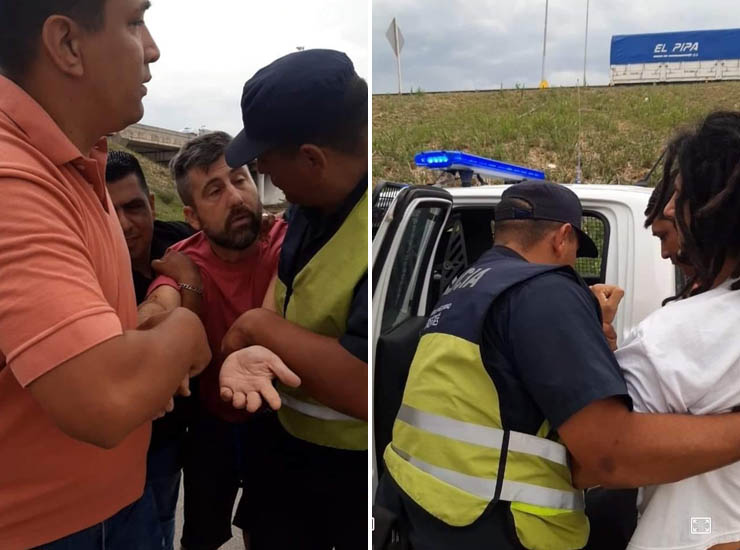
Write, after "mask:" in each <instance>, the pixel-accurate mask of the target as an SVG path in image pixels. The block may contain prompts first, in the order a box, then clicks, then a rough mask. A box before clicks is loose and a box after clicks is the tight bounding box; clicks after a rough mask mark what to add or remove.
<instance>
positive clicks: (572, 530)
mask: <svg viewBox="0 0 740 550" xmlns="http://www.w3.org/2000/svg"><path fill="white" fill-rule="evenodd" d="M556 269H569V268H561V267H556V266H545V265H538V264H531V263H527V262H525V261H523V260H521V259H518V258H511V257H508V256H504V255H502V254H500V253H498V252H496V251H495V249H494V250H491V251H489V252H487V253H486V254H484V255H483V256H482V257H481V259H480V260H479V261H478V262H477V263H476V264H475V265H474V266H473V267H471V268H470V269H468V270H467V271H465V272H464V273H463V274H461V275H460V276H459V277H457V278H456V279H455V280H454V281H453V282H452V283H451V284H450V286H449V287H448V289H447V290H446V291H445V294H444V295H443V296H442V298H441V299H440V300H439V302H438V303H437V307H436V308H435V309H434V310H433V311H432V313H431V315H430V316H429V318H428V320H427V324H426V326H425V328H424V330H423V331H422V336H421V340H420V342H419V345H418V347H417V350H416V354H415V356H414V359H413V361H412V364H411V368H410V371H409V376H408V381H407V384H406V388H405V391H404V395H403V400H402V404H401V408H400V410H399V412H398V415H397V418H396V421H395V423H394V426H393V437H392V441H391V443H390V445H389V446H388V447H387V448H386V449H385V453H384V459H385V463H386V466H387V468H388V472H389V474H390V475H391V476H392V477H393V479H394V480H395V482H396V483H397V484H398V486H399V487H400V488H401V489H402V490H403V491H404V492H405V493H406V494H407V495H408V496H409V497H410V498H411V499H413V500H414V501H415V502H416V503H417V504H418V505H419V506H421V507H422V508H423V509H424V510H426V511H427V512H428V513H429V514H431V515H432V516H434V517H435V518H437V519H439V520H441V521H443V522H445V523H447V524H448V525H451V526H457V527H461V526H467V525H470V524H472V523H473V522H475V521H476V520H478V519H479V518H480V517H481V516H482V514H483V513H484V511H485V510H486V509H487V508H488V507H489V506H491V505H492V504H495V503H497V502H498V501H506V502H509V503H510V509H511V514H512V516H513V519H514V524H515V529H516V535H517V537H518V539H519V542H520V543H521V544H522V546H524V547H525V548H528V549H530V550H575V549H579V548H582V547H583V546H585V544H586V542H587V539H588V520H587V518H586V516H585V514H584V511H583V508H584V498H583V492H582V491H579V490H576V489H575V488H574V487H573V485H572V481H571V475H570V469H569V465H568V457H567V450H566V448H565V446H563V445H562V444H561V443H560V442H558V441H557V440H553V439H550V438H548V435H549V433H548V432H550V427H549V424H548V422H547V421H546V420H545V421H544V422H543V424H542V425H541V426H540V428H539V430H538V431H537V432H536V433H522V432H518V431H513V430H510V429H507V427H506V426H505V425H504V423H503V422H502V419H501V411H500V409H499V395H498V392H497V389H496V386H495V384H494V382H493V379H492V377H491V375H490V374H489V373H488V371H487V370H486V367H485V366H484V364H483V360H482V358H481V353H480V347H479V346H480V338H481V334H482V327H483V323H484V320H485V318H486V314H487V312H488V310H489V308H490V307H491V305H492V304H493V301H494V300H495V299H496V297H497V296H499V295H500V294H501V293H502V292H504V291H505V290H507V289H508V288H510V287H512V286H514V285H516V284H519V283H521V282H524V281H526V280H528V279H530V278H533V277H536V276H538V275H540V274H542V273H545V272H549V271H553V270H556ZM492 542H493V541H492Z"/></svg>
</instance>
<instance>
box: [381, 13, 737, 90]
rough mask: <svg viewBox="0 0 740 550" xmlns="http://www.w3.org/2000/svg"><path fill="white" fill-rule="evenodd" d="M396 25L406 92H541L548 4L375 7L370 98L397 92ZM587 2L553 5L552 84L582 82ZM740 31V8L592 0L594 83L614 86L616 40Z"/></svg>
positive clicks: (548, 71)
mask: <svg viewBox="0 0 740 550" xmlns="http://www.w3.org/2000/svg"><path fill="white" fill-rule="evenodd" d="M393 17H396V18H397V20H398V26H399V28H400V29H401V32H402V33H403V36H404V38H405V42H406V43H405V45H404V48H403V51H402V54H401V71H402V84H403V90H404V91H406V92H408V91H409V90H410V89H411V88H413V89H414V90H416V89H418V88H421V89H422V90H424V91H438V90H475V89H490V88H498V87H500V86H501V84H502V83H503V85H504V87H505V88H513V87H515V86H516V84H517V83H519V84H523V85H525V86H527V87H532V86H537V85H538V84H539V82H540V77H541V73H542V38H543V30H544V19H545V0H373V13H372V41H373V57H372V66H373V78H372V89H373V92H374V93H385V92H395V91H396V90H397V77H396V62H395V57H394V56H393V52H392V50H391V47H390V45H389V44H388V41H387V39H386V37H385V33H386V30H387V29H388V26H389V24H390V22H391V20H392V19H393ZM585 22H586V0H550V2H549V15H548V24H547V58H546V68H545V71H546V79H547V80H548V82H549V83H550V85H574V84H575V83H576V79H581V80H583V50H584V35H585ZM738 27H740V1H738V0H701V1H696V0H591V2H590V10H589V33H588V66H587V73H586V81H587V83H589V84H607V83H608V82H609V47H610V41H611V37H612V35H614V34H635V33H646V32H668V31H680V30H704V29H724V28H738Z"/></svg>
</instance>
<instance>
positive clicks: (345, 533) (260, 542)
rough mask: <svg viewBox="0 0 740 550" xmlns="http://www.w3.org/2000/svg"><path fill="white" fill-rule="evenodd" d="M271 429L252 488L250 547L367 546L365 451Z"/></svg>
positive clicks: (349, 549)
mask: <svg viewBox="0 0 740 550" xmlns="http://www.w3.org/2000/svg"><path fill="white" fill-rule="evenodd" d="M276 429H278V430H280V435H279V436H278V437H276V438H275V446H274V448H273V449H271V452H269V453H267V455H266V456H269V457H270V458H269V460H268V461H267V462H266V465H265V472H264V475H263V476H261V477H260V480H259V482H258V483H259V486H258V487H255V489H256V494H257V495H258V496H256V498H257V501H258V503H257V504H256V506H254V507H253V510H255V512H254V513H255V515H254V522H253V525H252V528H251V529H250V550H332V548H334V549H336V550H357V549H358V548H367V540H368V524H369V517H370V515H369V508H368V490H367V480H368V474H367V457H368V455H367V451H344V450H339V449H330V448H326V447H321V446H318V445H313V444H311V443H307V442H305V441H302V440H300V439H296V438H294V437H292V436H291V435H289V434H288V433H287V432H285V430H283V428H282V427H281V426H278V427H277V428H276ZM253 494H255V493H253Z"/></svg>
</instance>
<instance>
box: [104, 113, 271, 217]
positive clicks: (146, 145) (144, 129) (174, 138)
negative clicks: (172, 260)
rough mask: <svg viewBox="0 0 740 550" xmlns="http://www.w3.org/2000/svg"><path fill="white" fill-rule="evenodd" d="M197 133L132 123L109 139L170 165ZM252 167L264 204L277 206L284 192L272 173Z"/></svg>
mask: <svg viewBox="0 0 740 550" xmlns="http://www.w3.org/2000/svg"><path fill="white" fill-rule="evenodd" d="M208 131H210V130H201V131H200V133H203V132H208ZM197 135H198V134H197V133H195V132H177V131H175V130H168V129H167V128H157V127H156V126H148V125H146V124H132V125H131V126H129V127H128V128H126V129H124V130H122V131H120V132H118V133H117V134H113V135H112V136H110V139H112V140H113V141H114V142H116V143H118V144H119V145H121V146H123V147H127V148H128V149H131V150H132V151H134V152H136V153H139V154H141V155H144V156H145V157H147V158H148V159H150V160H153V161H154V162H156V163H158V164H163V165H165V166H167V164H169V162H170V160H171V159H172V157H174V156H175V155H176V154H177V152H178V151H179V150H180V147H182V146H183V145H185V143H187V142H188V141H189V140H191V139H193V138H194V137H196V136H197ZM249 168H250V171H251V172H252V175H253V176H254V181H255V183H256V184H257V188H258V189H259V194H260V199H261V200H262V203H263V204H265V205H274V204H280V203H282V202H283V201H285V195H283V193H282V191H280V189H278V188H277V187H275V186H274V185H273V184H272V182H271V181H270V178H269V176H264V175H262V174H258V173H257V169H256V166H252V165H251V164H250V167H249Z"/></svg>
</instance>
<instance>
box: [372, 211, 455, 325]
mask: <svg viewBox="0 0 740 550" xmlns="http://www.w3.org/2000/svg"><path fill="white" fill-rule="evenodd" d="M445 216H446V212H445V209H444V208H441V207H436V206H435V207H426V208H425V207H423V206H420V207H417V208H416V209H415V210H414V212H413V214H412V217H411V219H410V220H409V224H408V226H407V228H406V231H405V232H404V234H403V236H402V238H401V243H400V246H399V249H398V253H397V254H396V256H395V262H394V264H393V269H392V270H391V277H390V281H389V284H388V295H387V296H386V300H385V307H384V308H383V318H382V321H381V333H385V332H386V331H388V330H390V329H392V328H394V327H396V326H398V325H399V324H401V323H403V322H404V321H405V320H406V319H408V318H409V317H412V316H414V315H416V311H417V309H418V307H419V300H420V295H421V289H422V287H423V285H422V284H420V283H421V282H422V280H423V278H424V277H425V276H426V269H425V268H426V267H427V266H428V265H429V256H430V255H431V252H432V251H431V248H432V245H433V244H434V243H431V242H430V241H431V239H432V237H433V236H436V235H437V231H436V230H435V227H439V225H440V224H442V223H443V221H444V219H445ZM422 271H424V273H422Z"/></svg>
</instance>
